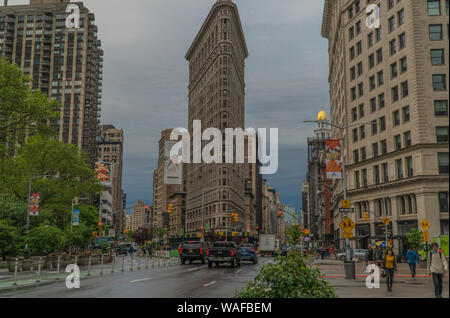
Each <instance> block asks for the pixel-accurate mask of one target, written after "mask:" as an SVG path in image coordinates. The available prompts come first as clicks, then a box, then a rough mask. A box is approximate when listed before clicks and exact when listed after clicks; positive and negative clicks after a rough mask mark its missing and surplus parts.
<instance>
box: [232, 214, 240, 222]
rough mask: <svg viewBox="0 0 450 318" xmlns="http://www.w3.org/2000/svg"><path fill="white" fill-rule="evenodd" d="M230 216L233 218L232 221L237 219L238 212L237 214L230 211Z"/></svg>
mask: <svg viewBox="0 0 450 318" xmlns="http://www.w3.org/2000/svg"><path fill="white" fill-rule="evenodd" d="M231 217H232V218H233V221H234V222H237V221H239V214H237V213H231Z"/></svg>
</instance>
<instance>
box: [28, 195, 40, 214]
mask: <svg viewBox="0 0 450 318" xmlns="http://www.w3.org/2000/svg"><path fill="white" fill-rule="evenodd" d="M40 199H41V194H40V193H39V192H35V193H30V207H29V211H30V215H32V216H37V215H39V201H40Z"/></svg>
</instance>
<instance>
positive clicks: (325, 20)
mask: <svg viewBox="0 0 450 318" xmlns="http://www.w3.org/2000/svg"><path fill="white" fill-rule="evenodd" d="M331 12H332V3H331V0H325V3H324V6H323V16H322V31H321V34H322V36H323V37H324V38H329V32H330V24H331Z"/></svg>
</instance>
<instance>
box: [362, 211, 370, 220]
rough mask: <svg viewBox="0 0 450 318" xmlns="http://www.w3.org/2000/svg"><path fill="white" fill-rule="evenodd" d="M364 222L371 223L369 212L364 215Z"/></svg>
mask: <svg viewBox="0 0 450 318" xmlns="http://www.w3.org/2000/svg"><path fill="white" fill-rule="evenodd" d="M363 220H364V221H369V213H368V212H364V213H363Z"/></svg>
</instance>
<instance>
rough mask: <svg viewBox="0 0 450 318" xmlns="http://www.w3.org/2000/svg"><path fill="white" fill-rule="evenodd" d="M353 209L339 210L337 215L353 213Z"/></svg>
mask: <svg viewBox="0 0 450 318" xmlns="http://www.w3.org/2000/svg"><path fill="white" fill-rule="evenodd" d="M354 212H355V208H340V209H339V213H354Z"/></svg>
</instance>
